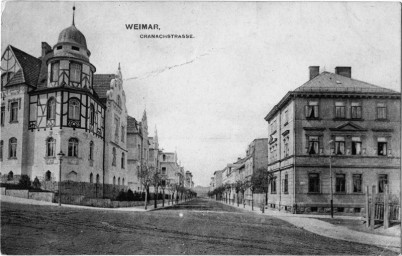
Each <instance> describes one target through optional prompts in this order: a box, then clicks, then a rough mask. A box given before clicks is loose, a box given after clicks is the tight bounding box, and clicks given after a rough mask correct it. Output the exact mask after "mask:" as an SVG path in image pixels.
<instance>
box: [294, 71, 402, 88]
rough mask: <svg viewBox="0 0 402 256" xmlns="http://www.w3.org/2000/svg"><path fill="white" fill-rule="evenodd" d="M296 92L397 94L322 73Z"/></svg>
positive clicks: (350, 79) (368, 84)
mask: <svg viewBox="0 0 402 256" xmlns="http://www.w3.org/2000/svg"><path fill="white" fill-rule="evenodd" d="M294 91H295V92H357V93H359V92H361V93H366V92H369V93H397V91H394V90H391V89H387V88H383V87H380V86H377V85H373V84H370V83H366V82H362V81H359V80H356V79H353V78H349V77H346V76H342V75H338V74H334V73H330V72H327V71H324V72H322V73H321V74H320V75H318V76H316V77H315V78H313V79H311V80H310V81H307V82H306V83H304V84H303V85H301V86H300V87H298V88H297V89H296V90H294Z"/></svg>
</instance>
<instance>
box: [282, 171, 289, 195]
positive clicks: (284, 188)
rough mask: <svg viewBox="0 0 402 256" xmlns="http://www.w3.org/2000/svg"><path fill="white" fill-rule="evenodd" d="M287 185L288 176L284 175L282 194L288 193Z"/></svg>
mask: <svg viewBox="0 0 402 256" xmlns="http://www.w3.org/2000/svg"><path fill="white" fill-rule="evenodd" d="M288 183H289V181H288V175H287V174H285V179H284V181H283V192H284V193H285V194H287V193H289V190H288Z"/></svg>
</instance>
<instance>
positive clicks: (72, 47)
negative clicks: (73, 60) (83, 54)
mask: <svg viewBox="0 0 402 256" xmlns="http://www.w3.org/2000/svg"><path fill="white" fill-rule="evenodd" d="M71 49H73V50H74V51H80V48H79V47H77V46H71Z"/></svg>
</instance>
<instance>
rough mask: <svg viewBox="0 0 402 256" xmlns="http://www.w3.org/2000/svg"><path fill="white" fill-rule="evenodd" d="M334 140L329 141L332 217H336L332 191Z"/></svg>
mask: <svg viewBox="0 0 402 256" xmlns="http://www.w3.org/2000/svg"><path fill="white" fill-rule="evenodd" d="M333 142H334V141H333V140H330V141H329V142H328V143H329V176H330V179H331V181H330V183H331V184H330V190H331V191H330V192H331V218H334V194H333V192H332V149H331V144H332V143H333Z"/></svg>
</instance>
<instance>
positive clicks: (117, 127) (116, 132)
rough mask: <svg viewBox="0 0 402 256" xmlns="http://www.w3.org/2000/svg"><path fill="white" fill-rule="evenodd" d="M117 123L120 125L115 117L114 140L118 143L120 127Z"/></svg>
mask: <svg viewBox="0 0 402 256" xmlns="http://www.w3.org/2000/svg"><path fill="white" fill-rule="evenodd" d="M119 123H120V121H119V118H117V117H115V118H114V125H115V126H114V127H115V128H114V129H115V130H114V139H115V141H116V142H118V141H119V127H120V125H119Z"/></svg>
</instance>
